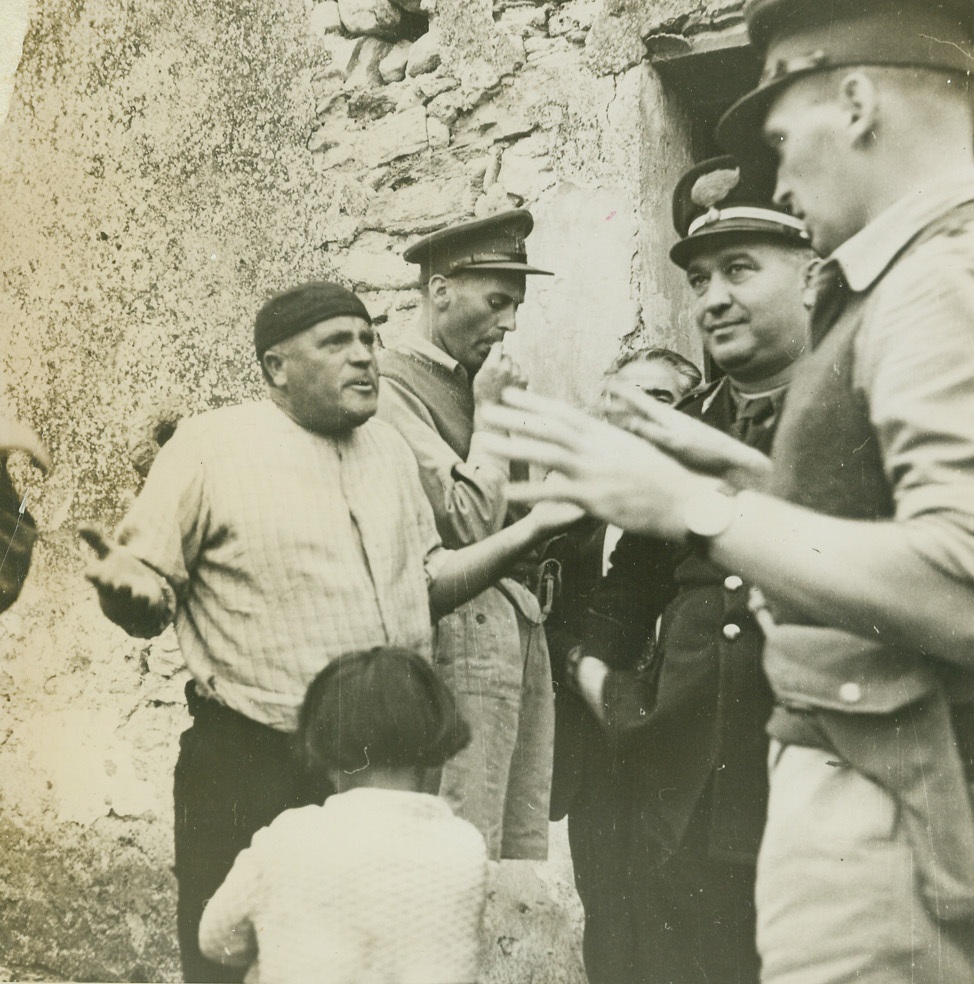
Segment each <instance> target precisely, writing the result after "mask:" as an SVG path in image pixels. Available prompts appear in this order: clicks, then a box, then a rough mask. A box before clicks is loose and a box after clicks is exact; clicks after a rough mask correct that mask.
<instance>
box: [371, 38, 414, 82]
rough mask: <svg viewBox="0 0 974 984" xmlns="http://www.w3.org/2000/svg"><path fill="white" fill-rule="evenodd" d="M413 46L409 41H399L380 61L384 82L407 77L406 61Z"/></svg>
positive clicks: (381, 75) (380, 72) (396, 80)
mask: <svg viewBox="0 0 974 984" xmlns="http://www.w3.org/2000/svg"><path fill="white" fill-rule="evenodd" d="M411 47H412V45H411V44H410V43H409V42H408V41H397V42H396V43H395V44H394V45H393V46H392V48H391V50H390V51H389V53H388V54H387V55H386V56H385V58H383V59H382V61H380V62H379V76H380V77H381V79H382V81H383V82H385V83H386V84H388V83H389V82H401V81H402V80H403V79H404V78H405V77H406V62H407V61H408V59H409V49H410V48H411Z"/></svg>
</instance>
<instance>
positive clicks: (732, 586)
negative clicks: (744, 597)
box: [724, 574, 744, 591]
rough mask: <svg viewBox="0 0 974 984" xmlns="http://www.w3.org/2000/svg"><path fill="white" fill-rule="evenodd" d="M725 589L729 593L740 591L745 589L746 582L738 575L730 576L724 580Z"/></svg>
mask: <svg viewBox="0 0 974 984" xmlns="http://www.w3.org/2000/svg"><path fill="white" fill-rule="evenodd" d="M724 587H725V588H726V589H727V590H728V591H740V590H741V588H743V587H744V582H743V581H742V580H741V579H740V578H739V577H738V576H737V575H736V574H729V575H728V576H727V577H725V578H724Z"/></svg>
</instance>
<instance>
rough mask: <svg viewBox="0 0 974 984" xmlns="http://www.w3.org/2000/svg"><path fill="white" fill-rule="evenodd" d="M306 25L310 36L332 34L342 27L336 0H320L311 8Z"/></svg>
mask: <svg viewBox="0 0 974 984" xmlns="http://www.w3.org/2000/svg"><path fill="white" fill-rule="evenodd" d="M308 27H309V29H310V30H311V36H312V37H316V38H317V37H321V36H323V35H326V34H334V33H335V32H336V31H340V30H341V29H342V19H341V17H339V15H338V2H337V0H322V2H321V3H316V4H315V5H314V6H313V7H312V8H311V13H310V14H309V15H308Z"/></svg>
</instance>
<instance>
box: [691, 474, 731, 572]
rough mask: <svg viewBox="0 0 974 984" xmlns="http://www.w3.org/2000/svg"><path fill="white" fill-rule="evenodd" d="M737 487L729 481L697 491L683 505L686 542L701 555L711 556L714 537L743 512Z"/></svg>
mask: <svg viewBox="0 0 974 984" xmlns="http://www.w3.org/2000/svg"><path fill="white" fill-rule="evenodd" d="M737 493H738V490H737V489H735V488H732V487H731V486H730V485H727V484H726V483H723V482H722V483H721V484H720V485H714V486H712V487H711V488H709V489H704V490H702V491H700V492H695V493H694V494H693V495H691V496H690V498H689V499H687V501H686V502H685V503H684V505H683V522H684V524H685V525H686V528H687V533H686V543H687V546H688V547H690V549H691V550H692V551H693V552H694V553H695V554H696V555H697V556H698V557H703V558H704V559H707V558H708V557H709V556H710V544H711V541H712V540H713V539H714V538H715V537H718V536H720V534H721V533H723V532H724V531H725V530H726V529H727V528H728V527H729V526H730V525H731V523H733V522H734V520H735V519H737V517H738V516H739V515H740V509H739V508H738V506H737V503H736V501H735V500H736V499H737Z"/></svg>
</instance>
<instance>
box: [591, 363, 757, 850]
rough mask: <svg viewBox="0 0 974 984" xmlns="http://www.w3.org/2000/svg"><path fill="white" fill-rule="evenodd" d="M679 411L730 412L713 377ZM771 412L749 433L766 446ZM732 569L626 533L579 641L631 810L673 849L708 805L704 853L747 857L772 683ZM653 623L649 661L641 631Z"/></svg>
mask: <svg viewBox="0 0 974 984" xmlns="http://www.w3.org/2000/svg"><path fill="white" fill-rule="evenodd" d="M683 409H684V410H685V411H686V412H687V413H688V414H690V415H691V416H693V417H696V418H697V419H700V420H702V421H704V422H705V423H708V424H710V425H711V426H713V427H716V428H718V429H719V430H722V431H728V430H729V429H730V427H731V425H732V423H733V421H734V416H735V407H734V402H733V399H732V397H731V393H730V387H729V385H728V384H727V383H726V382H721V383H718V384H716V385H715V386H713V387H711V388H709V389H708V390H707V391H705V392H703V393H701V394H699V395H696V396H693V397H691V398H690V399H689V400H688V402H687V403H685V405H684V407H683ZM772 433H773V422H772V423H770V424H769V425H768V427H767V428H766V429H765V430H764V432H763V433H762V434H761V435H760V438H759V440H758V442H757V443H758V445H759V446H760V448H761V450H767V448H768V446H769V445H770V442H771V437H772ZM746 601H747V587H746V585H745V584H744V582H743V581H742V579H741V578H740V577H739V576H738V575H736V574H735V573H734V572H733V571H728V570H724V569H722V568H720V567H718V566H717V565H715V564H712V563H710V562H708V561H705V560H702V559H701V558H699V557H697V556H695V555H694V554H692V553H691V552H690V551H688V550H687V548H685V547H683V546H677V545H673V544H667V543H664V542H662V541H659V540H651V539H648V538H643V537H637V536H633V535H629V534H626V535H624V536H623V537H622V539H621V540H620V542H619V544H618V546H617V547H616V550H615V552H614V553H613V556H612V568H611V570H610V571H609V573H608V575H607V577H606V578H605V579H604V580H603V582H602V584H601V586H600V587H599V589H598V590H597V591H596V592H595V594H594V596H593V599H592V604H591V609H590V612H589V614H588V616H587V618H586V620H585V625H584V628H583V639H582V645H583V651H584V652H586V653H587V654H590V655H593V656H598V657H599V658H601V659H602V660H603V661H605V662H606V663H607V664H608V665H609V666H610V668H611V672H610V673H609V675H608V677H607V678H606V686H605V691H604V701H605V705H606V729H607V731H608V734H609V736H610V738H611V739H612V740H613V741H614V742H615V744H616V746H617V754H618V755H620V756H621V757H622V758H623V759H624V760H625V765H624V772H625V773H628V778H627V779H626V783H627V785H628V787H629V788H630V790H631V795H632V797H633V800H634V802H633V809H634V811H635V812H636V813H639V812H641V811H644V812H646V813H647V815H648V814H653V815H654V819H653V820H649V819H647V820H646V822H648V823H651V824H652V829H657V828H659V829H661V830H662V831H663V833H662V836H663V837H664V838H665V839H669V840H671V842H672V845H671V846H672V847H673V848H674V849H675V848H676V847H677V846H678V845H679V844H680V843H682V840H683V837H684V835H685V834H686V831H687V827H688V825H689V824H690V821H691V819H692V818H693V817H694V815H695V813H696V811H697V809H698V807H699V808H701V809H705V810H706V811H707V812H708V814H709V817H708V820H709V824H708V832H709V833H708V844H707V848H708V851H709V853H710V855H711V856H712V857H715V858H719V859H722V860H725V861H738V862H751V861H753V859H754V858H755V857H756V854H757V848H758V843H759V840H760V835H761V831H762V829H763V824H764V814H765V806H766V802H767V778H766V757H767V738H766V736H765V731H764V728H765V725H766V722H767V719H768V717H769V715H770V711H771V706H772V700H771V693H770V689H769V687H768V684H767V682H766V679H765V677H764V674H763V672H762V669H761V648H762V641H763V639H762V636H761V633H760V631H759V629H758V628H757V626H756V624H755V623H754V621H753V618H752V617H751V614H750V612H749V611H748V609H747V604H746ZM657 619H659V633H658V638H657V642H656V646H655V652H654V653H653V654H652V657H651V658H650V660H649V662H648V665H646V666H645V667H644V668H640V667H639V663H640V660H641V659H643V657H644V653H645V649H646V640H647V639H652V638H653V635H654V626H655V624H656V622H657Z"/></svg>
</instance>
